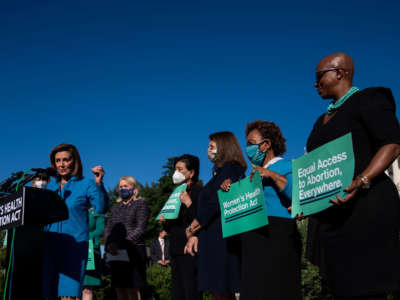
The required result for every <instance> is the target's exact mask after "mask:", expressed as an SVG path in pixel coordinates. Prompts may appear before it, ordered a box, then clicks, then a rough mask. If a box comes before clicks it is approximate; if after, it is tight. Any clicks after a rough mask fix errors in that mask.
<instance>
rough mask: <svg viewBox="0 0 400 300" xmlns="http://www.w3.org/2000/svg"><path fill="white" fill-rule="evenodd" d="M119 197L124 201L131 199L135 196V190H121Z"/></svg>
mask: <svg viewBox="0 0 400 300" xmlns="http://www.w3.org/2000/svg"><path fill="white" fill-rule="evenodd" d="M119 196H120V197H121V198H122V199H130V198H132V196H133V189H120V190H119Z"/></svg>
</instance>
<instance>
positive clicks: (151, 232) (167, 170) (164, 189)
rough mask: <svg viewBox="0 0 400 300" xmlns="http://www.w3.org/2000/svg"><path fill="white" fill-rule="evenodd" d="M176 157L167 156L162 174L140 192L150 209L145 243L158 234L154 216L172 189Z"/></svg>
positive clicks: (148, 243)
mask: <svg viewBox="0 0 400 300" xmlns="http://www.w3.org/2000/svg"><path fill="white" fill-rule="evenodd" d="M176 158H177V157H171V158H168V161H167V163H166V164H165V165H164V166H163V169H164V170H163V172H162V176H161V177H160V178H159V179H158V181H157V182H155V183H154V182H153V183H151V184H146V185H145V186H144V187H143V188H142V191H141V194H142V196H143V198H144V199H146V201H147V203H148V205H149V209H150V216H149V222H148V225H147V229H146V235H145V238H146V244H147V245H150V243H151V241H152V240H153V239H155V238H156V237H157V236H158V231H159V228H160V226H159V225H158V222H157V221H156V217H157V215H158V213H159V212H160V210H161V209H162V207H163V206H164V204H165V202H166V201H167V200H168V198H169V196H170V195H171V193H172V191H173V190H174V183H173V182H172V175H173V174H174V163H175V160H176Z"/></svg>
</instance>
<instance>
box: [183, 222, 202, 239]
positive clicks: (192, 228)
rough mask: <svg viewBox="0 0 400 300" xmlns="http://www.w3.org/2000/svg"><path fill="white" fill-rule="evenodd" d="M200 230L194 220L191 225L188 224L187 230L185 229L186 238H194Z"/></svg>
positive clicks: (198, 224)
mask: <svg viewBox="0 0 400 300" xmlns="http://www.w3.org/2000/svg"><path fill="white" fill-rule="evenodd" d="M200 228H201V225H200V223H199V221H197V220H196V219H194V220H193V222H192V224H190V225H189V226H188V228H186V238H187V239H190V238H191V237H192V236H194V234H195V232H196V231H198V230H200Z"/></svg>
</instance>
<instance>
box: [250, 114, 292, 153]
mask: <svg viewBox="0 0 400 300" xmlns="http://www.w3.org/2000/svg"><path fill="white" fill-rule="evenodd" d="M255 129H256V130H257V131H258V132H259V133H260V135H261V136H262V137H263V138H264V139H269V140H271V147H272V149H273V150H274V154H275V155H282V154H284V153H285V152H286V139H285V138H284V137H283V135H282V132H281V129H280V128H279V126H278V125H276V124H275V123H274V122H268V121H261V120H256V121H253V122H250V123H248V124H247V125H246V137H247V136H248V135H249V133H250V132H251V131H253V130H255Z"/></svg>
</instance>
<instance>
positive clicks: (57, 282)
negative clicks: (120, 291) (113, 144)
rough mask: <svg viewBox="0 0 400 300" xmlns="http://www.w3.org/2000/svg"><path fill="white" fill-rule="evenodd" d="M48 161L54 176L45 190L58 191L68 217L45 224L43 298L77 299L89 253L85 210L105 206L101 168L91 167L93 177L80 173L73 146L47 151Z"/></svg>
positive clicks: (86, 213) (80, 291) (80, 166)
mask: <svg viewBox="0 0 400 300" xmlns="http://www.w3.org/2000/svg"><path fill="white" fill-rule="evenodd" d="M50 163H51V166H52V167H53V168H55V169H56V170H57V178H56V179H55V180H52V181H50V183H49V184H48V186H47V189H49V190H53V191H55V192H57V193H58V194H59V195H60V196H61V197H62V198H63V199H64V201H65V204H66V205H67V207H68V214H69V218H68V219H67V220H65V221H61V222H56V223H52V224H50V225H48V226H46V228H45V231H46V245H45V251H44V252H45V253H44V257H43V297H45V298H61V299H78V298H80V297H81V295H82V286H81V285H82V282H83V277H84V274H85V267H86V261H87V256H88V235H89V233H88V231H89V230H88V227H89V225H88V209H89V207H91V206H93V207H94V210H95V211H96V212H97V213H104V212H105V211H106V209H107V204H108V196H107V193H106V191H105V189H104V186H103V177H104V170H103V168H102V167H101V166H97V167H94V168H93V169H92V172H93V173H94V179H95V180H92V179H87V178H84V177H83V176H82V163H81V159H80V156H79V152H78V150H77V149H76V147H75V146H74V145H70V144H60V145H58V146H56V147H55V148H54V149H53V150H51V152H50Z"/></svg>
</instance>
